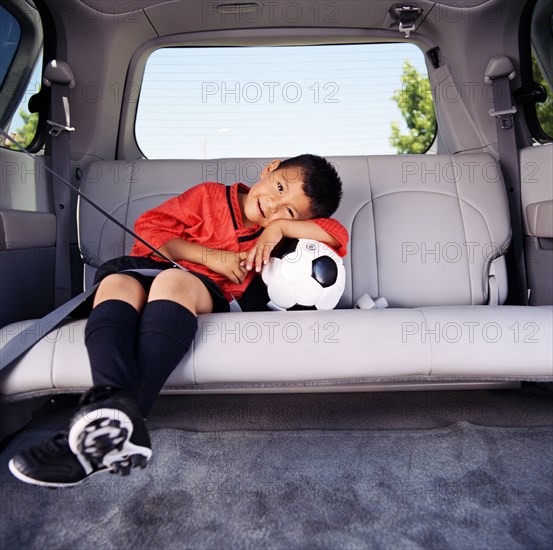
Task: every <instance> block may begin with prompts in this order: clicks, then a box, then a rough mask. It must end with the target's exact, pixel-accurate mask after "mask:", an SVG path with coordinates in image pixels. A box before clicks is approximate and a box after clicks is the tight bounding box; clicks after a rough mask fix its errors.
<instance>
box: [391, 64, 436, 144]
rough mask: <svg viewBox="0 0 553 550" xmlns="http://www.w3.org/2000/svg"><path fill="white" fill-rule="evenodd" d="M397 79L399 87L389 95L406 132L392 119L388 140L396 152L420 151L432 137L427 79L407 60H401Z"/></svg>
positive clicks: (432, 117) (431, 105) (433, 122)
mask: <svg viewBox="0 0 553 550" xmlns="http://www.w3.org/2000/svg"><path fill="white" fill-rule="evenodd" d="M401 83H402V86H401V90H395V92H394V95H393V96H392V99H393V100H394V101H395V102H396V103H397V106H398V107H399V110H400V111H401V114H402V115H403V118H404V119H405V122H406V124H407V134H402V133H401V130H400V128H399V123H398V122H397V121H393V122H392V135H391V137H390V143H391V145H392V146H393V147H395V148H396V150H397V152H398V153H400V154H402V153H424V152H425V151H426V150H427V149H428V148H429V147H430V145H431V144H432V142H433V141H434V136H435V133H436V114H435V113H434V103H433V101H432V94H431V93H430V82H429V80H428V78H424V77H423V76H421V75H420V73H419V72H418V71H417V69H415V67H414V66H413V65H411V63H409V61H405V63H404V64H403V74H402V76H401Z"/></svg>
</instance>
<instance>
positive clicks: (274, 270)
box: [261, 258, 282, 285]
mask: <svg viewBox="0 0 553 550" xmlns="http://www.w3.org/2000/svg"><path fill="white" fill-rule="evenodd" d="M281 264H282V260H281V259H280V258H271V259H270V260H269V263H268V264H266V265H264V266H263V269H262V270H261V278H262V279H263V282H264V283H265V284H266V285H268V284H269V283H271V282H272V281H274V280H275V279H277V278H278V276H279V273H280V266H281Z"/></svg>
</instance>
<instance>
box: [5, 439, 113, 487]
mask: <svg viewBox="0 0 553 550" xmlns="http://www.w3.org/2000/svg"><path fill="white" fill-rule="evenodd" d="M67 435H68V434H67V431H65V432H59V433H57V434H55V435H54V436H53V437H51V438H50V439H48V440H46V441H44V442H43V443H41V444H39V445H35V446H34V447H31V448H30V449H27V450H25V451H22V452H20V453H19V454H17V455H15V456H14V457H13V458H12V459H11V460H10V462H9V464H8V466H9V469H10V472H11V473H12V474H13V475H14V476H15V477H16V478H17V479H19V480H21V481H24V482H25V483H32V484H33V485H42V486H44V487H70V486H72V485H77V484H79V483H81V482H82V481H84V480H85V479H87V478H88V477H90V476H92V475H94V474H97V473H100V472H105V471H107V468H106V467H105V466H101V467H96V466H94V465H93V464H91V463H90V462H88V461H87V460H86V459H84V458H82V457H81V458H79V457H76V456H75V455H74V454H73V453H72V452H71V449H70V448H69V443H68V438H67Z"/></svg>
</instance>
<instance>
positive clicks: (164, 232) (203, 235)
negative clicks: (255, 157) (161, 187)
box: [131, 182, 348, 301]
mask: <svg viewBox="0 0 553 550" xmlns="http://www.w3.org/2000/svg"><path fill="white" fill-rule="evenodd" d="M248 192H249V187H247V186H246V185H244V184H242V183H235V184H234V185H231V186H227V185H224V184H222V183H214V182H207V183H201V184H199V185H196V186H195V187H192V188H191V189H189V190H188V191H185V192H184V193H182V194H181V195H179V196H177V197H174V198H172V199H169V200H168V201H166V202H164V203H163V204H161V205H159V206H157V207H156V208H152V209H151V210H148V211H147V212H145V213H144V214H142V215H141V216H140V217H139V218H138V219H137V220H136V223H135V226H134V230H135V232H136V233H137V234H138V235H140V236H141V237H142V238H143V239H144V240H146V241H147V242H149V243H150V244H151V245H152V246H154V247H155V248H160V247H162V246H163V245H164V244H166V243H168V242H169V241H170V240H172V239H174V238H176V237H178V238H179V239H184V240H187V241H189V242H193V243H197V244H201V245H204V246H205V247H207V248H214V249H218V250H232V251H234V252H243V251H248V250H250V249H251V248H252V247H253V246H254V244H255V242H256V241H257V239H258V237H259V236H260V235H261V233H262V232H263V227H261V226H260V225H258V224H254V225H251V226H249V227H245V226H244V223H243V220H242V212H241V210H240V204H239V201H238V193H248ZM310 221H312V222H313V223H316V224H317V225H319V226H320V227H322V228H323V229H324V230H325V231H326V232H327V233H330V234H331V235H332V236H333V237H334V238H335V239H336V240H337V241H338V242H339V243H340V246H339V247H338V248H337V249H336V252H337V253H338V254H339V255H340V256H345V255H346V247H347V243H348V232H347V231H346V229H345V227H344V226H343V225H342V224H341V223H340V222H338V221H337V220H335V219H332V218H319V219H314V220H310ZM131 256H145V257H149V258H152V259H153V260H159V261H164V260H163V259H161V258H159V257H158V256H156V255H155V254H154V253H153V252H152V251H151V250H150V249H149V248H148V247H147V246H146V245H144V244H142V243H141V242H140V241H138V240H135V243H134V246H133V248H132V250H131ZM177 263H178V264H179V265H182V266H183V267H186V268H187V269H190V270H192V271H196V272H198V273H203V274H205V275H208V276H209V277H210V278H211V279H212V280H213V281H214V282H216V283H217V284H218V285H219V286H220V287H221V289H222V290H223V291H224V293H225V296H226V297H227V299H228V300H229V301H230V300H231V299H232V296H234V298H236V299H238V298H240V297H241V296H242V294H243V293H244V291H245V290H246V288H247V286H248V284H249V283H250V281H251V280H252V278H253V277H254V276H255V271H254V270H252V271H250V272H249V273H248V275H247V276H246V278H245V279H244V282H243V283H241V284H236V283H232V282H231V281H229V280H228V279H227V278H226V277H225V276H223V275H220V274H219V273H215V272H214V271H211V270H210V269H208V268H207V267H206V266H205V265H202V264H195V263H192V262H187V261H184V260H179V261H178V262H177Z"/></svg>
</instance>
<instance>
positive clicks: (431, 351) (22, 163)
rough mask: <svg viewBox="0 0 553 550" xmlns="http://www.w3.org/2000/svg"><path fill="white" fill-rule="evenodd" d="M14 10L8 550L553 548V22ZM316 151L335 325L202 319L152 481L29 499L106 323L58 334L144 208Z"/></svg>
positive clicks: (423, 4)
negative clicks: (337, 293)
mask: <svg viewBox="0 0 553 550" xmlns="http://www.w3.org/2000/svg"><path fill="white" fill-rule="evenodd" d="M0 16H1V20H2V29H3V30H2V39H1V43H2V57H1V64H0V65H1V66H0V97H1V99H0V129H2V136H1V137H0V156H1V180H0V259H1V263H0V274H1V276H0V297H1V300H0V321H1V325H0V326H1V330H0V334H1V342H0V346H2V348H0V356H1V355H2V354H3V364H2V368H1V370H0V410H1V418H2V420H1V426H0V438H1V440H2V443H1V447H0V458H1V463H0V486H1V487H2V491H3V492H4V505H3V506H2V508H3V510H2V523H1V526H0V543H1V546H2V547H5V548H8V547H16V546H22V545H25V546H27V547H33V548H34V547H39V546H40V547H76V548H87V547H92V546H94V547H98V546H100V547H106V548H127V547H130V546H133V547H134V546H138V547H141V548H149V547H153V546H154V545H155V546H161V545H163V546H166V547H168V548H183V547H186V548H215V547H228V548H253V547H256V548H257V547H267V548H304V547H317V548H373V547H374V548H469V547H474V548H528V547H532V548H546V547H550V546H551V544H552V543H553V528H552V527H551V525H553V521H552V519H553V518H552V513H553V507H552V505H551V502H553V482H552V479H553V478H552V474H553V471H552V470H553V468H552V465H551V464H552V461H551V454H552V451H553V447H552V445H553V441H552V435H553V434H552V430H551V427H552V425H553V422H552V420H553V407H552V404H553V403H552V393H551V390H552V385H551V383H552V382H553V140H552V137H551V136H552V135H553V125H552V121H553V107H552V105H553V100H552V99H551V90H553V57H552V52H553V47H552V46H553V4H552V3H551V2H548V1H547V0H413V1H408V2H403V3H401V2H399V3H398V2H394V1H390V0H352V1H350V0H344V1H341V0H336V1H326V0H321V1H313V0H295V1H293V2H291V1H287V0H282V1H280V0H277V1H272V2H264V1H261V0H254V1H252V2H229V1H228V0H214V1H211V0H109V1H108V0H106V1H104V0H63V1H58V0H0ZM409 52H411V53H412V55H413V59H414V61H412V62H410V61H406V59H407V56H408V55H411V53H409ZM369 55H370V56H371V57H370V59H371V60H372V61H370V63H372V65H371V66H368V65H367V66H362V65H361V64H355V63H353V62H354V61H355V60H357V59H360V60H361V59H365V58H366V59H369V57H368V56H369ZM409 59H410V58H409ZM410 63H413V64H414V65H415V67H416V69H414V68H413V64H410ZM396 66H397V67H398V70H397V71H396V72H397V74H396V73H394V74H395V76H393V77H392V76H391V75H392V73H393V71H392V67H396ZM406 67H407V69H409V68H411V69H412V70H413V71H415V72H417V75H419V74H420V76H421V79H422V80H420V81H418V84H417V83H415V84H414V85H413V82H412V81H409V80H408V79H407V78H406V77H405V74H406V71H407V69H406ZM246 69H247V70H250V71H251V72H249V73H246ZM402 70H403V71H404V72H403V75H404V78H403V80H401V71H402ZM325 71H328V72H325ZM363 71H364V72H363ZM242 75H245V76H242ZM392 78H393V79H394V80H392ZM341 79H343V80H341ZM387 81H388V84H389V87H388V88H386V89H385V90H384V92H383V96H386V98H385V99H386V101H387V102H390V101H391V100H390V97H391V95H392V93H394V94H395V95H394V97H397V99H396V100H395V101H396V103H397V106H394V109H395V111H393V113H395V114H394V116H396V117H398V116H400V114H399V113H400V111H401V112H403V113H407V115H404V118H405V121H404V122H401V123H398V124H396V125H395V126H393V127H394V128H399V130H397V131H396V130H394V129H392V130H390V127H391V118H390V117H389V116H388V112H392V111H389V109H391V107H389V106H388V103H385V102H384V100H383V102H382V103H379V101H380V100H379V99H378V97H379V96H378V94H379V93H380V91H379V90H380V88H381V87H383V86H386V85H387ZM421 83H424V87H423V86H422V84H421ZM412 85H413V86H414V87H413V86H412ZM349 86H351V88H349ZM417 86H418V88H417ZM398 87H399V88H400V89H399V91H398ZM350 89H351V90H352V91H350ZM193 102H195V103H193ZM417 102H418V103H417ZM424 105H429V106H430V107H424ZM425 108H426V109H427V111H424V109H425ZM263 109H264V110H263ZM428 109H430V110H431V112H432V113H433V115H432V117H431V121H432V122H431V123H429V124H428V125H427V126H425V125H424V124H426V123H422V122H420V120H421V119H422V118H424V117H423V114H424V112H430V111H428ZM421 113H422V114H421ZM417 117H418V118H417ZM417 121H418V122H417ZM381 123H382V124H384V125H385V126H386V130H385V131H386V132H388V134H389V132H390V131H391V132H392V135H396V133H397V132H400V131H401V132H403V133H404V135H406V134H407V135H409V136H410V138H409V139H410V143H411V145H410V147H411V148H410V149H409V148H407V149H405V148H404V149H400V148H399V146H398V147H396V150H393V149H392V148H391V146H390V143H392V142H393V138H389V135H388V134H386V135H384V133H383V131H384V130H382V131H381V130H379V129H378V128H380V126H379V124H381ZM29 124H31V125H32V130H29ZM394 124H395V123H394ZM311 126H312V128H311ZM241 127H242V128H241ZM302 132H305V133H302ZM548 132H549V133H548ZM246 134H248V135H246ZM369 134H370V135H369ZM430 134H431V135H430ZM371 136H372V137H371ZM272 139H274V141H271V140H272ZM371 140H373V141H371ZM405 140H407V138H404V142H405ZM398 141H399V140H398ZM407 141H408V140H407ZM394 143H397V142H394ZM306 152H313V153H316V154H321V155H323V156H325V157H326V158H327V159H328V160H329V161H330V162H331V163H332V164H333V166H334V167H335V168H336V170H337V171H338V173H339V175H340V177H341V179H342V182H343V198H342V202H341V204H340V207H339V209H338V210H337V211H336V213H335V215H334V217H335V218H336V219H337V220H338V221H340V222H341V223H342V224H343V225H344V227H345V228H346V229H347V231H348V234H349V244H348V253H347V255H346V256H345V257H344V258H343V262H344V266H345V270H346V284H345V290H344V292H343V294H342V297H341V299H340V301H339V303H338V305H337V307H336V308H335V309H332V310H306V311H232V312H229V313H210V314H201V315H199V317H198V331H197V333H196V336H195V340H194V343H193V346H192V347H191V349H190V351H189V352H188V353H187V354H186V355H185V357H184V358H183V360H182V361H181V362H180V364H179V365H178V366H177V368H176V369H175V370H174V371H173V373H172V374H171V376H170V378H169V379H168V381H167V383H166V385H165V386H164V389H163V391H162V393H161V395H160V397H159V399H158V401H157V403H156V406H155V408H154V411H153V413H152V415H151V417H150V418H149V419H148V425H149V429H150V431H151V433H152V440H153V444H154V456H153V458H152V461H151V464H150V465H149V466H148V468H147V469H146V470H144V472H138V473H137V474H135V475H133V476H131V477H130V478H129V479H123V478H118V477H116V476H103V477H102V478H100V477H98V478H97V479H95V480H94V481H92V480H91V481H87V482H86V483H85V484H83V485H82V486H79V487H78V488H73V489H71V490H69V491H65V490H64V491H61V490H60V491H51V490H49V489H46V488H36V487H32V488H31V487H27V486H24V485H23V484H21V483H19V482H18V481H17V480H15V479H14V478H12V477H11V476H10V473H9V472H8V469H7V463H8V460H9V458H10V457H11V456H12V454H13V453H14V452H16V451H17V450H19V449H22V448H24V447H25V446H28V445H29V444H32V443H33V441H35V440H36V439H37V438H38V437H41V436H44V435H45V434H48V433H50V432H53V431H55V430H58V429H61V428H63V425H64V422H66V419H67V415H68V414H70V412H71V411H72V410H73V409H74V408H75V406H76V403H77V400H78V396H79V395H80V394H81V393H82V392H83V391H84V390H86V389H87V388H88V387H90V386H91V385H92V375H91V370H90V364H89V360H88V356H87V351H86V347H85V343H84V328H85V325H86V321H87V314H86V312H84V313H83V310H81V309H79V308H78V307H73V308H72V310H71V311H69V312H64V313H63V314H62V315H61V316H60V315H58V318H55V320H53V319H54V317H47V316H48V315H51V314H52V313H53V312H55V311H56V310H57V308H59V307H60V306H63V305H64V304H67V303H68V302H69V300H70V299H72V298H75V297H77V300H79V298H78V297H79V296H82V294H81V293H82V292H83V291H86V290H87V289H91V287H92V285H93V280H94V275H95V273H96V270H97V269H98V267H99V266H100V265H102V264H103V263H104V262H106V261H108V260H110V259H112V258H115V257H117V256H121V255H124V254H128V253H129V251H130V249H131V248H132V245H133V242H134V237H133V234H132V228H133V227H134V223H135V221H136V219H137V218H138V217H139V216H140V215H141V214H142V213H143V212H145V211H147V210H149V209H150V208H153V207H155V206H157V205H159V204H161V203H162V202H164V201H165V200H167V199H169V198H171V197H174V196H177V195H179V194H181V193H182V192H184V191H185V190H187V189H190V188H192V187H193V186H195V185H197V184H198V183H200V182H204V181H216V182H220V183H224V184H226V185H232V184H233V183H235V182H237V181H240V182H242V183H244V184H246V185H248V186H252V185H254V184H255V183H256V182H257V180H258V179H259V174H260V172H261V170H262V168H263V167H264V166H266V165H267V164H268V163H270V162H271V161H272V160H273V159H275V158H287V157H291V156H294V155H296V154H302V153H306ZM129 230H131V231H129ZM382 299H384V300H382ZM78 303H82V300H81V302H77V304H78ZM62 311H63V310H62ZM37 320H41V321H39V322H38V323H37ZM8 350H9V351H8ZM13 350H15V352H14V351H13ZM10 354H11V355H10Z"/></svg>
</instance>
